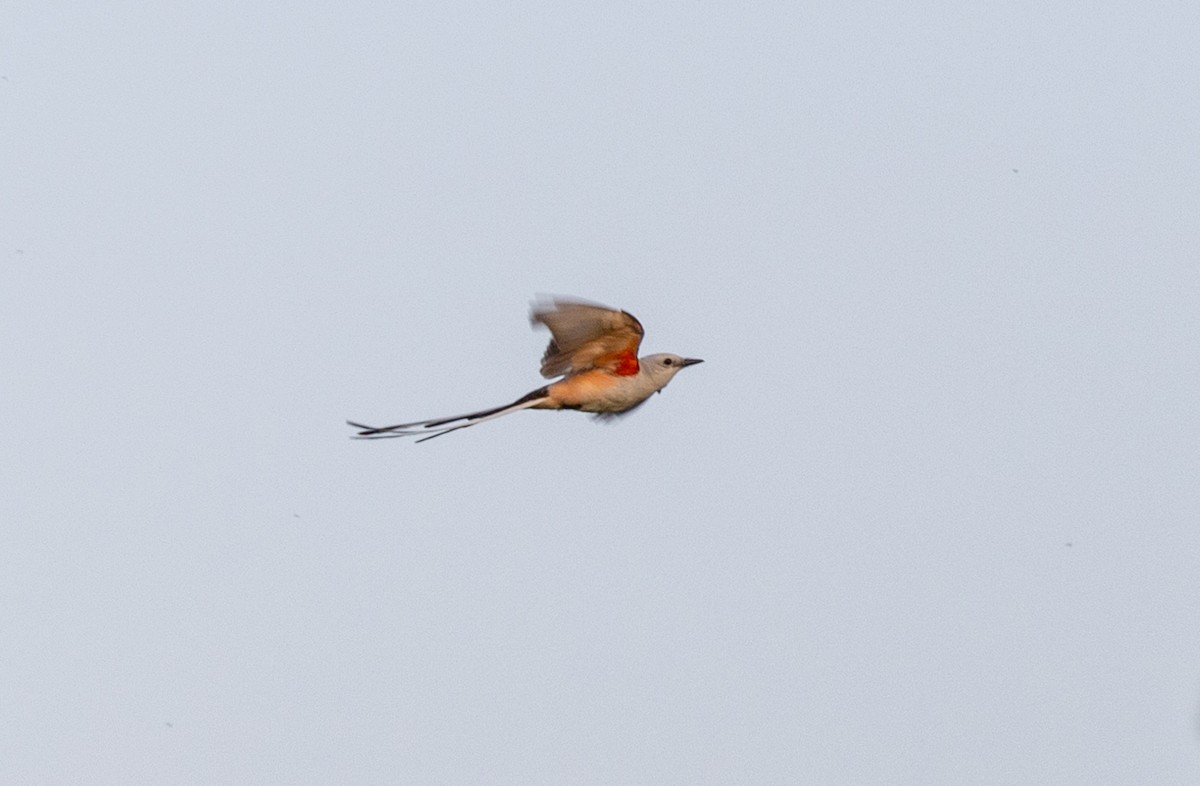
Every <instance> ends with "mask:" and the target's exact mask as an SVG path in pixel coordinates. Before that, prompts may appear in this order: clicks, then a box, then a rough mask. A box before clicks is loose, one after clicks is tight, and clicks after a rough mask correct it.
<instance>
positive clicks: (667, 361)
mask: <svg viewBox="0 0 1200 786" xmlns="http://www.w3.org/2000/svg"><path fill="white" fill-rule="evenodd" d="M663 365H664V366H673V365H675V361H674V360H671V359H670V358H663Z"/></svg>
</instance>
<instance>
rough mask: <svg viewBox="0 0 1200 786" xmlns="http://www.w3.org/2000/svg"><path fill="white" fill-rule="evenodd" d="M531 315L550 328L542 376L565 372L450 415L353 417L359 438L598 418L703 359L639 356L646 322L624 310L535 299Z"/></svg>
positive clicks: (634, 402)
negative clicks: (487, 405) (534, 412)
mask: <svg viewBox="0 0 1200 786" xmlns="http://www.w3.org/2000/svg"><path fill="white" fill-rule="evenodd" d="M531 321H532V322H533V323H534V324H535V325H539V324H540V325H544V326H546V327H547V328H549V329H550V334H551V339H550V345H549V346H548V347H546V353H545V355H543V356H542V376H544V377H548V378H553V377H557V376H562V377H563V378H562V379H560V380H559V381H557V382H553V383H551V384H549V385H546V386H545V387H542V388H538V389H537V390H534V391H532V392H531V393H528V394H526V395H524V396H522V397H521V398H519V399H517V400H516V401H514V402H513V403H511V404H508V405H506V406H503V407H496V408H494V409H486V410H482V411H480V412H472V413H470V414H467V415H459V416H457V417H452V418H435V419H433V420H420V421H415V422H412V423H399V424H396V425H394V426H383V427H379V428H376V427H372V426H366V425H363V424H362V423H355V422H353V421H348V422H349V423H350V425H351V426H353V427H355V428H357V429H359V432H358V434H357V435H356V436H357V437H358V438H360V439H388V438H392V437H411V436H421V439H420V440H417V441H418V442H421V441H424V440H426V439H432V438H434V437H437V436H441V435H442V434H448V433H450V432H451V431H457V430H458V429H462V428H467V427H469V426H475V425H478V424H480V423H483V422H486V421H488V420H495V419H496V418H499V417H503V416H504V415H509V414H511V413H513V412H519V411H521V410H523V409H574V410H579V411H581V412H590V413H592V414H595V415H596V416H598V417H606V416H612V415H620V414H623V413H625V412H629V411H630V410H632V409H634V408H635V407H637V406H638V405H640V404H642V403H643V402H644V401H645V400H646V399H648V398H650V396H652V395H654V394H655V393H657V392H659V391H661V390H662V389H663V388H665V387H666V386H667V383H669V382H670V381H671V379H672V378H673V377H674V376H675V375H676V374H677V373H679V371H680V369H683V368H686V367H687V366H691V365H694V364H696V363H700V362H702V361H700V360H698V359H695V358H684V357H680V356H679V355H671V354H657V355H647V356H646V357H642V358H639V357H638V356H637V351H638V347H639V345H640V344H641V341H642V335H643V330H642V325H641V323H640V322H638V321H637V319H635V318H634V317H633V315H632V314H629V313H628V312H626V311H618V310H616V309H611V308H607V307H605V306H600V305H597V304H595V303H587V302H584V301H581V300H568V299H563V298H558V299H554V300H550V301H546V302H542V303H535V304H534V308H533V313H532V315H531Z"/></svg>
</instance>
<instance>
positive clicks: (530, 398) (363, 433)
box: [346, 388, 549, 442]
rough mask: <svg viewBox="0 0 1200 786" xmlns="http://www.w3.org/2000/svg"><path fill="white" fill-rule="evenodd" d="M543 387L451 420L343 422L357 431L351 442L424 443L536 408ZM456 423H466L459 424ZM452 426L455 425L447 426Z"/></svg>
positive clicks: (542, 397) (540, 401)
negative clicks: (411, 440) (382, 423)
mask: <svg viewBox="0 0 1200 786" xmlns="http://www.w3.org/2000/svg"><path fill="white" fill-rule="evenodd" d="M546 393H547V391H546V388H539V389H538V390H535V391H533V392H532V393H529V394H527V395H524V396H522V397H521V398H519V399H517V400H516V401H514V402H513V403H511V404H506V405H504V406H503V407H495V408H494V409H485V410H482V411H480V412H472V413H470V414H467V415H458V416H456V417H452V418H437V419H434V420H417V421H414V422H412V423H397V424H396V425H394V426H379V427H376V426H368V425H365V424H363V423H355V422H354V421H353V420H347V421H346V423H347V424H349V425H351V426H353V427H354V428H356V429H359V432H358V433H357V434H355V435H354V436H353V437H351V439H395V438H397V437H416V436H419V437H421V438H420V439H418V440H417V442H424V441H425V440H427V439H433V438H434V437H440V436H442V435H443V434H449V433H450V432H451V431H458V430H459V429H461V428H470V427H471V426H478V425H479V424H480V423H486V422H487V421H489V420H495V419H496V418H502V417H504V416H505V415H511V414H512V413H514V412H520V411H521V410H523V409H530V408H531V407H536V406H537V405H538V404H541V403H542V402H544V401H546V400H547V399H548V398H549V397H548V396H547V395H546ZM459 421H466V422H465V423H460V422H459ZM451 424H456V425H451Z"/></svg>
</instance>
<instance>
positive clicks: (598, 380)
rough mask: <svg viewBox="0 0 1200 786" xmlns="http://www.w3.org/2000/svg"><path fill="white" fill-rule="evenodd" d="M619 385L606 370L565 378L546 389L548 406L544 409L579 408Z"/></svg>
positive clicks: (595, 370)
mask: <svg viewBox="0 0 1200 786" xmlns="http://www.w3.org/2000/svg"><path fill="white" fill-rule="evenodd" d="M619 384H620V381H619V380H618V379H617V378H616V376H615V375H614V374H613V373H612V372H611V371H609V370H608V369H599V368H594V369H592V370H590V371H585V372H583V373H582V374H576V375H575V376H573V377H567V378H566V379H564V380H562V381H561V382H555V383H554V384H553V385H551V386H550V387H549V388H548V389H547V397H548V398H549V399H550V401H549V402H548V403H549V404H550V406H547V407H545V409H558V408H560V407H562V408H567V409H573V408H575V407H579V406H581V405H583V404H585V403H587V402H588V401H594V400H596V399H598V398H604V397H605V396H606V395H607V394H608V393H609V391H610V390H612V389H613V388H614V387H617V386H618V385H619Z"/></svg>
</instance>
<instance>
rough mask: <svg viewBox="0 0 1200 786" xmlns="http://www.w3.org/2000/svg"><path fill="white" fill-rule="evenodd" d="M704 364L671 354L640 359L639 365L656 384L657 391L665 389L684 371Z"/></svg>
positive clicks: (695, 359)
mask: <svg viewBox="0 0 1200 786" xmlns="http://www.w3.org/2000/svg"><path fill="white" fill-rule="evenodd" d="M703 362H704V361H703V360H700V359H699V358H681V357H679V355H672V354H671V353H669V352H661V353H659V354H657V355H647V356H646V357H644V358H638V365H640V366H641V370H642V373H643V374H645V375H646V376H647V377H649V378H650V379H651V380H652V381H653V382H654V387H655V389H656V390H662V389H663V388H665V387H666V386H667V383H668V382H670V381H671V378H672V377H674V376H675V375H676V374H678V373H679V372H680V371H681V370H682V369H685V368H687V367H688V366H694V365H696V364H697V363H703Z"/></svg>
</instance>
